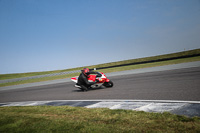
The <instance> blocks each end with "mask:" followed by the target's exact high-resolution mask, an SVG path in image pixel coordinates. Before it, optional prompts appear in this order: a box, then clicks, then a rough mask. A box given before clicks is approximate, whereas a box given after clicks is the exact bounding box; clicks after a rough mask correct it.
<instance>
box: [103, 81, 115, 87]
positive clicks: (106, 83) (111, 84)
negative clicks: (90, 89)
mask: <svg viewBox="0 0 200 133" xmlns="http://www.w3.org/2000/svg"><path fill="white" fill-rule="evenodd" d="M103 85H104V86H105V87H113V82H112V81H111V80H110V81H109V82H105V83H104V84H103Z"/></svg>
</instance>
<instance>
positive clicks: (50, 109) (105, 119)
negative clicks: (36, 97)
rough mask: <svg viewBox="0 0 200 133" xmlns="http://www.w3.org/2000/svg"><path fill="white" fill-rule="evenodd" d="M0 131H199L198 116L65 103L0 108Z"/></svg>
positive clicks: (7, 132)
mask: <svg viewBox="0 0 200 133" xmlns="http://www.w3.org/2000/svg"><path fill="white" fill-rule="evenodd" d="M0 116H1V117H0V132H2V133H3V132H6V133H13V132H31V133H32V132H70V133H71V132H89V133H90V132H91V133H93V132H94V133H111V132H113V133H117V132H119V133H122V132H181V133H182V132H200V118H199V117H194V118H188V117H185V116H179V115H173V114H170V113H147V112H137V111H131V110H110V109H87V108H83V107H69V106H57V107H56V106H32V107H31V106H29V107H0Z"/></svg>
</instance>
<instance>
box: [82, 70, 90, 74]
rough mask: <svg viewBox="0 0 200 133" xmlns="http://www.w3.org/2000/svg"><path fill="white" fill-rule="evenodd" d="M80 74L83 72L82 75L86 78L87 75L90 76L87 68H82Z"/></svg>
mask: <svg viewBox="0 0 200 133" xmlns="http://www.w3.org/2000/svg"><path fill="white" fill-rule="evenodd" d="M82 72H83V74H84V75H85V76H88V75H89V74H90V70H89V69H88V68H84V69H83V70H82Z"/></svg>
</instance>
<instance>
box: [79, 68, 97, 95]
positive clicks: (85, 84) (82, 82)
mask: <svg viewBox="0 0 200 133" xmlns="http://www.w3.org/2000/svg"><path fill="white" fill-rule="evenodd" d="M90 74H98V72H94V71H90ZM88 76H89V75H88ZM96 82H98V81H97V80H96V81H95V82H89V81H88V79H87V76H86V75H84V74H83V73H81V74H80V75H79V77H78V83H77V85H79V86H80V87H81V90H83V91H87V90H88V88H89V87H90V86H91V85H93V84H95V83H96Z"/></svg>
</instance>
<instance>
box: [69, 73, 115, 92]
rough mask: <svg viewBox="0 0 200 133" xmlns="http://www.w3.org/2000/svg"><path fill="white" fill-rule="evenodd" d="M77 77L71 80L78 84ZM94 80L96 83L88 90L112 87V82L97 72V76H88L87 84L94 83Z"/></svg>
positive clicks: (77, 86)
mask: <svg viewBox="0 0 200 133" xmlns="http://www.w3.org/2000/svg"><path fill="white" fill-rule="evenodd" d="M78 77H79V76H76V77H72V78H71V80H72V81H73V82H75V83H78ZM96 79H97V81H98V82H97V83H95V84H93V85H91V87H90V88H100V87H101V86H105V87H113V82H112V81H111V80H110V79H108V78H107V77H106V75H105V74H104V73H102V72H98V74H95V75H93V74H91V75H89V76H88V82H95V81H96ZM75 87H76V88H79V89H81V87H80V86H79V85H78V84H76V85H75Z"/></svg>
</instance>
